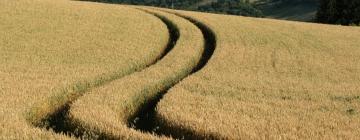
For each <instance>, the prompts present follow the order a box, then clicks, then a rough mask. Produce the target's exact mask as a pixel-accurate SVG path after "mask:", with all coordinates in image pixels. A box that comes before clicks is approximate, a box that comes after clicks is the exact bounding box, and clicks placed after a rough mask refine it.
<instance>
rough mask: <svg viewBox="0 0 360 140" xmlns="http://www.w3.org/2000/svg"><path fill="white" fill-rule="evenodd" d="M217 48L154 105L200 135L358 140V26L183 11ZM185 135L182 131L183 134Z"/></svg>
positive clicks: (174, 123) (165, 117) (169, 122)
mask: <svg viewBox="0 0 360 140" xmlns="http://www.w3.org/2000/svg"><path fill="white" fill-rule="evenodd" d="M178 12H179V13H181V14H184V15H187V16H191V17H193V18H196V19H197V20H199V21H201V22H203V23H205V24H206V25H208V26H209V27H210V28H211V29H213V30H214V31H215V33H216V36H217V43H218V46H217V48H216V50H215V53H214V55H213V57H212V59H211V60H210V61H209V63H208V64H207V65H206V66H205V67H204V69H202V70H201V71H200V72H198V73H195V74H193V75H191V76H190V77H187V78H186V79H184V80H183V81H182V82H180V83H179V84H178V85H176V86H175V87H174V88H172V89H171V90H170V91H169V93H167V94H166V95H165V97H164V98H163V99H162V100H161V101H160V103H159V105H158V106H157V110H158V114H157V116H158V117H159V119H160V120H162V121H164V122H163V123H164V125H165V126H169V127H172V128H175V129H173V130H170V131H176V130H180V129H179V128H182V129H184V131H190V132H192V134H193V135H195V136H196V137H197V138H204V137H205V138H215V139H357V138H359V137H360V130H359V129H358V128H360V97H359V96H360V95H359V93H360V89H359V85H360V61H359V60H360V45H359V44H360V39H359V36H360V28H357V27H343V26H331V25H320V24H308V23H300V22H288V21H278V20H268V19H255V18H245V17H236V16H224V15H212V14H201V13H191V12H181V11H178ZM180 133H183V134H184V132H180Z"/></svg>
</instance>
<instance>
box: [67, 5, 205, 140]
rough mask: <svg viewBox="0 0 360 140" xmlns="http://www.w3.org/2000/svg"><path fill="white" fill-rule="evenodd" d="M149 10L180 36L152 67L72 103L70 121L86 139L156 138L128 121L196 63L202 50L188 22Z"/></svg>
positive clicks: (196, 31) (198, 33) (200, 40)
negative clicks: (175, 29) (173, 27)
mask: <svg viewBox="0 0 360 140" xmlns="http://www.w3.org/2000/svg"><path fill="white" fill-rule="evenodd" d="M147 10H150V9H147ZM150 11H151V12H155V14H156V15H158V16H161V17H163V18H166V19H167V20H168V21H170V22H172V24H173V25H174V26H175V27H176V28H177V29H178V30H179V33H180V36H179V39H178V41H177V43H176V45H175V47H174V48H173V50H172V51H170V52H169V53H168V54H167V55H166V56H165V57H164V58H163V59H161V60H160V61H159V62H157V63H156V64H154V65H152V66H150V67H148V68H146V69H144V70H143V71H141V72H137V73H134V74H131V75H129V76H126V77H124V78H122V79H119V80H116V81H114V82H112V83H110V84H107V85H105V86H102V87H100V88H97V89H94V90H92V91H91V92H90V93H89V94H86V95H85V96H83V97H81V98H80V99H79V100H77V101H76V102H74V104H73V105H72V106H71V109H70V116H71V118H72V119H71V120H72V121H73V122H74V123H75V124H76V125H78V126H79V127H80V128H82V129H85V130H86V131H87V133H86V135H85V136H86V137H90V138H91V139H94V138H98V136H99V135H100V136H104V135H105V138H109V139H158V138H160V137H156V136H154V135H151V134H148V133H141V132H139V131H135V130H134V129H131V128H129V127H128V123H129V122H128V121H129V119H131V118H132V117H134V116H135V115H136V114H137V113H139V111H140V110H141V109H142V108H143V107H145V106H146V104H148V102H149V101H150V100H151V99H154V98H155V97H156V96H157V95H159V94H160V92H162V91H164V90H166V89H167V88H170V87H171V86H172V85H174V84H175V83H177V82H178V81H179V80H181V79H182V78H184V77H185V76H187V75H188V74H189V73H190V72H191V71H192V70H193V69H194V68H195V67H196V65H197V64H198V63H199V61H200V58H201V55H202V53H203V50H204V40H203V36H202V33H201V31H200V30H199V29H198V28H197V27H196V26H195V25H193V24H192V23H191V22H189V21H187V20H185V19H182V18H180V17H177V16H175V15H172V14H167V13H164V12H160V11H156V10H150ZM161 138H164V139H166V137H161Z"/></svg>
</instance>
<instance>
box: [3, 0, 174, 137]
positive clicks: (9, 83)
mask: <svg viewBox="0 0 360 140" xmlns="http://www.w3.org/2000/svg"><path fill="white" fill-rule="evenodd" d="M0 15H1V16H0V139H68V138H69V137H66V136H64V135H58V134H55V133H53V132H51V131H47V130H45V129H39V128H36V127H34V126H32V125H31V124H30V123H33V124H37V123H42V122H41V120H40V119H43V118H44V117H46V116H47V115H48V113H52V112H53V111H56V108H57V107H59V106H61V104H63V103H64V102H66V101H67V99H66V97H69V96H68V95H69V94H68V93H70V92H71V90H79V89H76V88H75V87H76V86H74V83H78V82H80V83H83V84H80V85H84V83H87V84H89V85H92V86H93V85H95V83H97V84H99V82H100V83H101V82H103V81H102V80H109V79H110V80H111V79H112V78H118V77H121V76H123V75H125V74H128V73H131V72H133V71H135V70H139V69H141V68H144V67H145V66H146V65H149V64H151V63H153V62H154V61H156V59H157V58H158V57H160V56H161V54H162V52H163V51H164V49H165V48H166V45H167V42H168V38H169V34H168V30H167V28H166V26H165V24H163V22H162V21H161V20H159V19H158V18H156V17H153V16H151V15H148V14H144V13H143V12H140V11H138V10H134V9H132V8H127V7H124V6H118V5H117V6H114V5H105V4H93V3H84V2H76V1H63V0H56V1H54V0H16V1H14V0H1V1H0ZM143 23H146V24H143ZM154 29H156V30H154ZM75 85H76V84H75ZM77 85H79V84H77ZM89 85H87V86H89ZM67 87H69V88H67ZM71 87H74V88H71ZM83 88H88V87H82V88H81V89H83ZM61 89H63V90H61ZM59 91H67V92H63V93H62V92H59ZM62 94H63V95H62ZM56 97H58V98H57V100H50V101H49V99H55V98H56ZM50 103H52V104H50ZM34 105H35V107H34ZM30 108H31V109H33V110H31V111H30V114H29V113H28V111H29V110H30ZM26 119H29V120H30V121H31V122H27V120H26Z"/></svg>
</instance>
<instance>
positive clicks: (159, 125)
mask: <svg viewBox="0 0 360 140" xmlns="http://www.w3.org/2000/svg"><path fill="white" fill-rule="evenodd" d="M161 11H163V12H167V13H170V14H174V15H176V16H178V17H181V18H184V19H186V20H188V21H190V22H191V23H192V24H194V25H195V26H196V27H197V28H199V29H200V30H201V32H202V34H203V37H204V41H205V44H204V48H205V49H204V52H203V54H202V56H201V59H200V62H199V63H198V64H197V66H196V67H195V68H194V69H193V71H192V72H191V73H190V74H189V75H188V76H186V77H189V76H191V75H192V74H194V73H196V72H198V71H199V70H201V69H202V68H203V67H205V65H206V64H207V62H208V61H209V60H210V58H211V56H212V55H213V53H214V51H215V48H216V36H215V33H214V31H212V30H211V29H210V28H209V27H208V26H207V25H205V24H203V23H201V22H199V21H197V20H196V19H193V18H191V17H187V16H184V15H181V14H178V13H175V12H169V11H166V10H161ZM186 77H185V78H186ZM176 84H177V83H176ZM176 84H174V85H173V86H175V85H176ZM173 86H172V87H173ZM172 87H170V88H168V89H166V90H164V91H162V92H160V93H159V94H158V96H157V97H156V98H154V99H153V100H151V101H150V102H149V103H148V105H147V106H144V107H143V108H142V109H141V112H139V114H137V115H136V116H135V117H133V118H131V119H130V120H129V122H128V127H131V128H134V129H136V130H139V131H141V132H146V133H152V134H156V135H158V136H162V135H164V136H168V137H172V138H175V139H206V138H205V137H202V136H201V135H198V134H196V133H195V132H194V131H192V130H189V129H186V128H182V127H180V126H168V125H167V123H166V121H165V120H164V119H162V118H159V116H158V115H157V114H156V106H157V104H158V103H159V102H160V100H161V99H162V98H163V97H164V95H165V94H166V93H167V92H168V90H169V89H171V88H172ZM214 138H215V137H214Z"/></svg>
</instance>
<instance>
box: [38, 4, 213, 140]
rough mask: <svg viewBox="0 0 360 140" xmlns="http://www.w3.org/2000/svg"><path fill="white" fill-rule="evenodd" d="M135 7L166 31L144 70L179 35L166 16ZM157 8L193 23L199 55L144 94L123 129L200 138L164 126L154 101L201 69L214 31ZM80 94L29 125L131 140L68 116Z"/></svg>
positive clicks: (171, 46) (208, 54)
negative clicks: (199, 39)
mask: <svg viewBox="0 0 360 140" xmlns="http://www.w3.org/2000/svg"><path fill="white" fill-rule="evenodd" d="M137 9H139V10H143V11H145V12H147V13H149V14H152V15H154V16H156V17H158V18H160V19H161V20H162V21H163V22H164V23H165V24H166V25H167V27H168V29H169V32H170V38H169V42H168V46H167V47H166V49H165V51H164V54H163V55H162V56H161V57H160V59H159V60H158V61H156V63H154V64H152V65H150V66H148V67H147V68H145V69H144V70H146V69H149V68H151V67H152V66H153V65H156V64H157V63H158V62H159V61H160V62H161V61H162V59H163V58H164V57H165V56H166V55H167V54H168V53H169V52H170V51H171V50H172V48H173V47H174V46H175V45H176V42H177V40H178V39H179V36H180V35H179V33H180V32H181V31H180V30H179V29H178V28H177V27H176V25H174V24H173V23H171V21H169V20H168V19H166V18H165V17H164V16H161V15H159V14H156V13H153V12H151V11H148V10H147V9H146V8H137ZM159 11H163V12H166V13H170V14H174V15H176V16H177V17H180V18H183V19H186V20H187V21H189V22H190V23H192V24H193V25H194V26H196V27H197V28H198V29H199V30H200V31H201V33H202V36H203V41H204V42H203V48H204V49H203V51H202V53H201V57H200V58H199V60H198V62H197V64H196V65H194V66H193V67H191V70H190V71H189V73H188V74H186V75H183V76H181V75H182V74H180V76H179V77H178V78H175V79H172V80H170V81H173V82H170V84H165V83H164V85H162V86H161V87H162V88H160V89H159V91H157V93H156V94H155V95H154V96H150V95H147V96H146V98H149V99H145V101H144V102H145V103H143V104H141V105H140V106H139V107H138V108H137V109H136V110H137V111H135V112H134V114H130V115H129V117H128V118H127V124H126V125H125V127H128V128H127V129H129V130H131V129H132V128H134V129H136V130H138V132H136V133H144V132H149V133H152V134H149V133H147V134H146V136H150V137H152V138H155V139H157V138H159V137H157V136H154V134H155V135H158V136H162V135H165V136H168V137H167V138H169V137H173V138H186V139H193V138H201V137H199V136H197V135H196V134H195V133H194V132H191V131H190V130H187V129H186V128H180V127H176V126H175V127H174V126H167V125H166V121H164V120H163V119H162V118H161V117H159V116H158V115H156V112H155V107H156V104H157V103H158V102H159V101H160V100H161V98H162V96H163V95H164V94H165V93H166V92H167V90H168V89H170V88H171V87H173V86H174V85H176V84H177V83H178V82H179V81H180V80H182V79H183V78H186V77H187V76H190V75H191V74H193V73H195V72H197V71H199V70H201V69H202V68H203V67H204V66H205V65H206V64H207V62H208V60H209V59H210V58H211V56H212V54H213V52H214V50H215V47H216V37H215V34H214V32H213V31H212V30H211V29H210V28H208V27H207V26H206V25H205V24H203V23H201V22H198V21H197V20H195V19H193V18H190V17H186V16H183V15H180V14H177V13H175V12H169V11H165V10H159ZM144 70H143V71H144ZM143 71H142V72H143ZM139 73H141V72H139ZM144 73H145V72H144ZM180 73H181V72H180ZM132 75H135V77H136V74H130V75H129V76H130V77H131V76H132ZM175 77H176V76H175ZM118 79H119V78H118ZM115 80H117V79H113V80H112V81H115ZM125 80H126V78H125ZM112 81H108V82H107V83H110V82H112ZM104 85H105V83H104V84H102V85H99V87H100V86H104ZM155 86H156V85H155ZM89 90H91V89H86V90H85V91H83V92H87V91H89ZM141 91H143V89H141ZM81 97H82V96H80V97H78V98H76V99H73V100H71V101H68V102H66V104H64V105H63V106H62V107H61V108H60V110H58V111H56V112H54V113H52V114H51V115H49V116H47V117H46V118H41V120H42V123H44V124H46V125H39V124H34V123H33V124H34V125H35V126H38V127H46V128H48V129H49V128H51V129H53V130H54V131H55V132H56V133H65V134H68V135H71V136H75V137H77V138H85V139H89V138H90V139H123V138H130V139H131V137H126V136H117V135H113V134H112V133H108V132H106V131H103V130H101V129H98V128H96V126H87V124H84V123H86V122H84V121H81V120H79V119H77V118H76V116H75V117H74V116H73V115H70V114H71V108H72V104H73V103H74V102H75V103H76V101H77V100H78V99H79V98H81ZM144 98H145V97H144ZM157 127H160V128H159V129H157ZM115 130H116V129H115ZM139 131H141V132H139ZM126 132H127V131H126ZM129 132H130V131H129ZM133 138H134V137H133ZM138 138H139V137H138Z"/></svg>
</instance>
